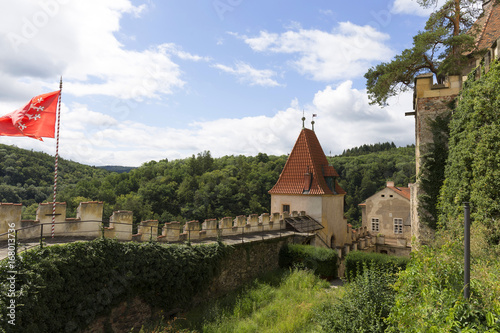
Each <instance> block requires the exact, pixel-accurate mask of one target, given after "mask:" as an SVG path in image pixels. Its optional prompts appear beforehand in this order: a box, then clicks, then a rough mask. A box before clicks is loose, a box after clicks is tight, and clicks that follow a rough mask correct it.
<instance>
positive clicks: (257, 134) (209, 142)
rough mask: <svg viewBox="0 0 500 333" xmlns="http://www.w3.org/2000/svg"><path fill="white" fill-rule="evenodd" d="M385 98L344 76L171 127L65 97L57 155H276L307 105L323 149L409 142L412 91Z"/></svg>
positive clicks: (33, 144)
mask: <svg viewBox="0 0 500 333" xmlns="http://www.w3.org/2000/svg"><path fill="white" fill-rule="evenodd" d="M390 105H391V106H390V107H388V108H384V109H381V108H379V107H376V106H373V105H369V104H368V97H367V95H366V92H365V91H364V90H358V89H354V88H353V87H352V82H351V81H345V82H343V83H341V84H339V85H338V86H335V87H333V86H326V87H325V88H324V89H323V90H320V91H318V92H317V93H316V94H315V95H314V96H311V101H310V102H309V103H305V104H301V103H299V101H298V100H297V99H296V98H295V99H293V100H292V101H291V102H290V106H289V107H286V108H284V109H283V110H281V111H278V112H276V113H275V114H274V115H273V116H255V117H243V118H223V119H217V120H212V121H206V122H200V121H198V122H193V123H191V124H190V125H189V127H188V128H184V129H177V128H170V127H159V126H148V125H144V124H140V123H136V122H133V121H130V120H124V121H119V120H118V119H114V118H113V117H110V116H108V115H104V114H101V113H99V112H95V111H92V110H89V109H88V107H87V106H85V105H81V104H72V105H70V106H69V107H67V106H66V105H65V104H63V108H62V116H61V124H62V126H61V144H60V155H61V156H62V157H64V158H66V159H71V160H74V161H78V162H82V163H85V164H90V165H106V164H115V165H128V166H139V165H141V164H142V163H144V162H147V161H150V160H160V159H164V158H168V159H170V160H171V159H176V158H184V157H189V156H191V155H192V154H196V153H199V152H202V151H204V150H210V151H211V152H212V155H213V156H223V155H240V154H244V155H256V154H257V153H259V152H263V153H267V154H273V155H281V154H286V153H289V152H290V151H291V149H292V148H293V145H294V143H295V140H296V139H297V136H298V135H299V132H300V129H301V127H302V122H301V118H302V110H303V109H305V110H306V112H307V114H306V116H307V118H308V121H307V124H306V126H307V127H310V124H309V121H310V119H311V118H310V117H311V114H313V113H316V114H317V115H318V118H316V125H315V129H316V133H317V135H318V139H319V141H320V142H321V145H322V147H323V149H324V150H325V153H327V154H329V152H330V151H332V154H340V153H341V152H342V151H343V150H344V149H348V148H352V147H355V146H359V145H362V144H370V143H377V142H387V141H394V142H395V143H396V144H397V145H406V144H410V143H413V142H414V132H413V129H414V119H413V117H405V116H404V113H405V112H407V111H410V110H411V109H412V94H411V93H406V94H402V95H400V96H399V98H397V99H392V100H391V101H390ZM45 141H46V142H45V143H40V142H38V141H36V140H33V139H23V138H10V137H2V143H4V144H16V145H18V146H21V147H23V148H28V149H30V148H31V149H36V150H43V151H45V152H47V153H49V154H54V140H53V139H46V140H45Z"/></svg>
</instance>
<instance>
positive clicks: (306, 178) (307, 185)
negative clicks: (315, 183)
mask: <svg viewBox="0 0 500 333" xmlns="http://www.w3.org/2000/svg"><path fill="white" fill-rule="evenodd" d="M311 183H312V174H311V173H310V172H309V166H308V167H307V171H306V173H305V174H304V191H309V190H310V189H311Z"/></svg>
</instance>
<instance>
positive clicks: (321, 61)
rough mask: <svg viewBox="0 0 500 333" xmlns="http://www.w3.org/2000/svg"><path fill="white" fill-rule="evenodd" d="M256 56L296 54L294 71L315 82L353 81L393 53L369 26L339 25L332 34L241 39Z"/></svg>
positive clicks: (264, 33)
mask: <svg viewBox="0 0 500 333" xmlns="http://www.w3.org/2000/svg"><path fill="white" fill-rule="evenodd" d="M240 38H242V39H244V40H245V42H246V43H247V44H248V45H249V46H250V47H251V48H252V49H253V50H254V51H257V52H271V53H285V54H296V55H297V59H295V60H293V61H292V66H294V67H295V68H296V69H297V71H299V72H300V73H301V74H305V75H309V76H310V77H311V78H312V79H314V80H318V81H331V80H340V79H348V78H354V77H357V76H360V75H362V74H363V73H364V72H366V70H367V69H368V68H369V67H370V66H371V63H372V62H373V61H384V60H388V59H390V57H391V56H392V54H393V51H392V50H391V49H390V48H389V47H387V46H386V45H385V44H384V42H385V41H386V40H387V39H388V38H389V36H388V35H387V34H384V33H381V32H379V31H377V30H376V29H374V28H373V27H371V26H368V25H366V26H359V25H356V24H353V23H351V22H341V23H340V24H339V26H338V28H337V29H335V30H334V31H332V32H325V31H321V30H315V29H313V30H306V29H299V30H297V31H293V30H289V31H286V32H284V33H281V34H277V33H269V32H267V31H261V32H260V34H259V35H258V36H257V37H247V36H241V37H240Z"/></svg>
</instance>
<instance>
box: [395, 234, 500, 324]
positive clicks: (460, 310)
mask: <svg viewBox="0 0 500 333" xmlns="http://www.w3.org/2000/svg"><path fill="white" fill-rule="evenodd" d="M476 245H477V246H476V248H477V247H481V246H482V245H479V244H476ZM473 254H474V255H473V261H472V273H471V298H470V301H468V302H467V301H466V300H465V299H464V297H463V246H462V244H460V243H457V242H456V241H449V240H448V241H446V242H445V243H444V245H442V246H441V247H435V248H431V247H426V246H423V247H422V248H421V249H420V250H419V251H417V252H414V254H413V258H412V259H411V260H410V262H409V264H408V266H407V269H406V270H405V271H403V272H401V273H400V275H399V279H398V281H397V283H396V284H395V288H396V291H397V296H396V301H395V305H394V307H393V309H392V311H391V314H390V316H389V318H388V324H389V327H390V328H389V330H388V332H394V333H395V332H415V333H417V332H490V333H493V332H500V287H499V284H498V273H499V271H500V264H499V262H498V260H497V259H496V258H495V256H496V255H493V256H491V255H485V254H484V253H483V254H480V253H479V252H478V251H473ZM491 259H493V261H492V260H491Z"/></svg>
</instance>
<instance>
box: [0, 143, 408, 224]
mask: <svg viewBox="0 0 500 333" xmlns="http://www.w3.org/2000/svg"><path fill="white" fill-rule="evenodd" d="M377 145H384V147H385V146H387V145H389V147H387V150H382V151H376V152H367V153H362V152H356V154H357V155H356V156H345V155H339V156H335V157H332V158H329V160H330V163H332V164H333V166H334V167H335V168H336V170H337V171H338V172H339V174H340V180H339V183H340V185H341V186H342V187H343V188H344V189H345V190H346V191H347V195H346V207H345V212H346V216H347V217H348V219H349V222H350V223H352V224H354V225H357V224H358V223H359V221H360V211H359V208H358V204H359V203H361V202H362V201H363V200H365V199H366V198H368V197H369V196H371V195H372V194H374V193H375V192H376V191H378V190H380V189H381V188H383V187H384V185H385V182H386V181H387V180H393V181H394V182H395V183H396V185H400V186H407V184H408V183H409V182H412V181H414V173H415V171H414V170H415V162H414V160H415V158H414V156H415V150H414V147H404V148H394V147H390V146H391V144H389V143H387V144H377ZM373 146H374V145H372V146H366V147H367V148H363V149H365V150H367V151H370V149H372V148H373ZM375 149H378V148H375ZM354 150H355V149H354ZM350 151H353V149H351V150H350ZM346 155H349V153H346ZM286 159H287V156H284V155H283V156H268V155H266V154H263V153H259V154H258V155H257V156H242V155H240V156H224V157H220V158H213V157H212V156H211V155H210V152H203V153H200V154H198V155H197V156H194V155H193V156H192V157H190V158H185V159H180V160H173V161H168V160H167V159H165V160H161V161H158V162H156V161H151V162H147V163H145V164H143V165H142V166H141V167H139V168H135V169H132V170H130V171H129V172H121V173H117V172H108V171H106V170H104V169H101V168H95V167H90V166H87V165H82V164H79V163H75V162H70V161H65V160H64V159H61V160H60V164H59V168H60V172H59V174H60V180H59V183H58V196H57V200H58V201H64V202H66V203H67V206H68V212H69V216H71V215H73V214H75V208H76V206H77V205H78V203H79V202H80V201H90V200H99V201H104V202H105V206H104V210H105V211H104V216H105V217H109V216H110V215H111V213H112V212H113V210H119V209H126V210H132V211H133V212H134V217H135V221H136V222H137V221H140V220H147V219H158V220H160V221H162V222H168V221H174V220H178V221H181V222H182V221H189V220H203V219H207V218H221V217H224V216H237V215H247V214H261V213H264V212H269V209H270V195H269V194H268V193H267V191H268V190H269V189H271V187H272V186H273V185H274V184H275V183H276V181H277V180H278V177H279V174H280V173H281V170H282V169H283V166H284V165H285V162H286ZM53 164H54V158H53V156H50V155H48V154H44V153H38V152H33V151H28V150H23V149H19V148H15V147H11V146H4V145H2V146H0V167H1V168H0V172H1V173H0V201H2V202H22V203H23V204H24V205H25V206H29V207H27V208H26V209H25V210H24V213H23V217H24V218H33V217H34V212H35V210H36V207H37V203H39V202H44V201H51V198H52V182H53ZM120 171H123V170H120ZM30 205H31V206H30Z"/></svg>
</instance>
